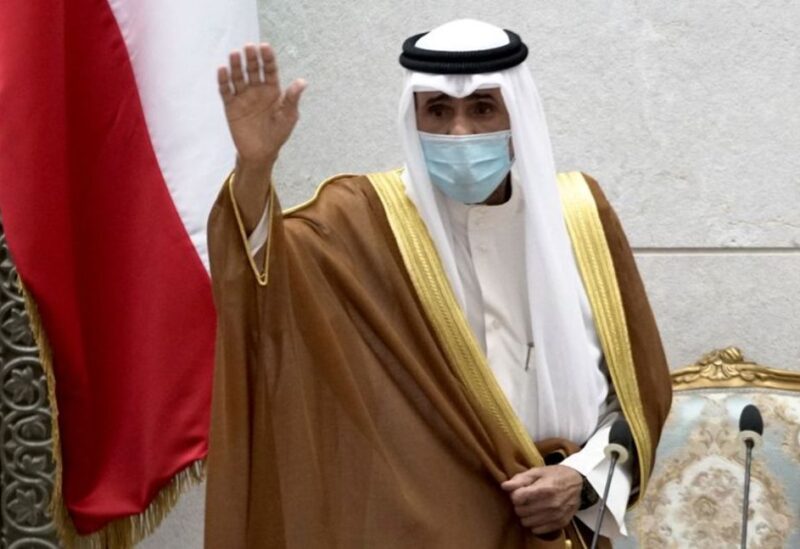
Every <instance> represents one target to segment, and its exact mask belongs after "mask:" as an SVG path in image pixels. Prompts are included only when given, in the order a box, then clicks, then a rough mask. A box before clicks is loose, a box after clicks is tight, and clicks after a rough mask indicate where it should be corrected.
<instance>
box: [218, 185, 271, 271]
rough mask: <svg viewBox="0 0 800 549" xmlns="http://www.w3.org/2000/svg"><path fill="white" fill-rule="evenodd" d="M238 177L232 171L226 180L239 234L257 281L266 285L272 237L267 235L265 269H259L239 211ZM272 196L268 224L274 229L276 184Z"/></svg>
mask: <svg viewBox="0 0 800 549" xmlns="http://www.w3.org/2000/svg"><path fill="white" fill-rule="evenodd" d="M235 177H236V172H231V174H230V175H229V176H228V180H227V181H226V182H225V183H226V184H227V186H228V193H229V194H230V198H231V204H232V205H233V213H234V215H235V216H236V224H237V225H239V234H240V235H241V237H242V244H243V245H244V251H245V254H246V255H247V259H248V261H249V262H250V268H251V269H252V270H253V274H254V275H255V277H256V281H257V282H258V284H259V286H266V285H267V283H269V256H270V253H269V252H270V249H271V248H272V238H270V237H269V235H267V244H266V246H267V249H266V252H265V253H264V269H263V270H261V271H259V270H258V267H257V266H256V260H255V258H254V257H253V254H252V253H251V251H250V243H249V241H248V238H247V230H246V228H245V226H244V221H243V220H242V213H241V211H239V203H238V202H236V196H235V195H234V193H233V181H234V179H235ZM269 192H270V196H269V206H268V208H269V213H268V214H267V216H268V217H269V221H268V222H267V225H268V227H269V229H270V231H272V219H273V218H272V216H273V210H274V208H275V206H274V204H275V186H274V185H272V184H270V191H269Z"/></svg>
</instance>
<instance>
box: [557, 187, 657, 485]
mask: <svg viewBox="0 0 800 549" xmlns="http://www.w3.org/2000/svg"><path fill="white" fill-rule="evenodd" d="M558 185H559V190H560V192H561V202H562V208H563V212H564V220H565V221H566V224H567V229H568V231H569V235H570V238H571V240H572V248H573V250H574V252H575V259H576V261H577V264H578V269H579V270H580V273H581V278H582V279H583V285H584V287H585V288H586V294H587V297H588V298H589V303H590V305H591V308H592V314H593V316H594V323H595V326H596V327H597V335H598V336H599V337H600V343H601V346H602V348H603V353H604V354H605V357H606V361H607V363H608V369H609V372H610V373H611V380H612V381H613V383H614V387H615V388H616V390H617V397H618V398H619V401H620V405H621V406H622V412H623V414H624V415H625V418H626V419H627V420H628V424H629V425H630V427H631V433H632V434H633V439H634V441H635V442H636V449H637V451H638V454H639V468H640V472H641V477H640V487H639V489H640V494H641V495H644V492H645V488H646V486H647V480H648V478H649V477H650V469H651V464H652V461H653V446H652V441H651V438H650V431H649V430H648V428H647V423H646V421H645V417H644V404H643V402H642V395H641V393H640V392H639V385H638V383H637V379H636V369H635V366H634V363H633V354H632V352H631V344H630V338H629V335H628V325H627V321H626V319H625V310H624V309H623V307H622V295H621V293H620V290H619V283H618V281H617V275H616V271H615V270H614V263H613V261H612V259H611V252H610V250H609V249H608V242H607V241H606V236H605V232H604V231H603V225H602V222H601V221H600V214H599V212H598V211H597V204H596V203H595V201H594V197H593V196H592V192H591V190H590V189H589V186H588V184H587V183H586V180H585V179H584V177H583V174H581V173H580V172H570V173H563V174H558Z"/></svg>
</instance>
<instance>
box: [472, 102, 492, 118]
mask: <svg viewBox="0 0 800 549" xmlns="http://www.w3.org/2000/svg"><path fill="white" fill-rule="evenodd" d="M492 113H494V105H492V104H491V103H489V102H488V101H479V102H478V103H476V104H475V114H479V115H481V116H486V115H489V114H492Z"/></svg>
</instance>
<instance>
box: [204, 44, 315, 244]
mask: <svg viewBox="0 0 800 549" xmlns="http://www.w3.org/2000/svg"><path fill="white" fill-rule="evenodd" d="M244 57H245V64H244V66H242V57H241V55H240V54H239V52H238V51H234V52H231V54H230V58H229V63H230V65H229V66H223V67H220V68H219V69H218V71H217V83H218V84H219V93H220V96H222V102H223V103H224V104H225V116H226V118H227V120H228V128H229V129H230V132H231V137H233V143H234V145H235V146H236V152H237V160H236V182H235V185H234V193H235V196H236V201H237V203H238V204H239V208H240V211H241V213H242V218H243V221H244V224H245V227H246V228H247V230H249V231H252V230H253V229H254V228H255V226H256V224H257V222H258V220H259V219H260V217H261V214H262V212H263V211H264V208H265V206H266V203H267V197H268V196H269V190H270V184H271V179H272V168H273V166H274V165H275V161H276V160H277V158H278V153H279V152H280V150H281V147H283V145H284V144H285V143H286V141H287V140H288V139H289V136H290V135H291V133H292V130H293V129H294V127H295V125H296V124H297V120H298V118H299V111H298V109H297V105H298V103H299V101H300V95H301V94H302V93H303V90H304V89H305V87H306V83H305V81H304V80H302V79H298V80H295V81H294V82H292V83H291V84H290V85H289V86H288V87H287V88H286V89H283V90H282V89H281V85H280V80H279V79H278V63H277V61H276V60H275V52H273V51H272V48H271V47H270V46H269V44H260V45H259V46H256V45H255V44H247V45H246V46H245V47H244Z"/></svg>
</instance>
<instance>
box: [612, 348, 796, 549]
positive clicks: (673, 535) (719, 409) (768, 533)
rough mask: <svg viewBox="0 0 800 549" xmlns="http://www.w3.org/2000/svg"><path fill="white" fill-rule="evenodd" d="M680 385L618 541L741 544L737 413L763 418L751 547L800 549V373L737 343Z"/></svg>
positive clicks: (677, 379)
mask: <svg viewBox="0 0 800 549" xmlns="http://www.w3.org/2000/svg"><path fill="white" fill-rule="evenodd" d="M672 385H673V389H674V391H675V393H674V397H673V404H672V411H671V412H670V415H669V418H668V420H667V424H666V426H665V429H664V434H663V436H662V438H661V444H660V445H659V448H658V458H657V462H656V467H655V470H654V471H653V477H652V479H651V481H650V486H649V488H648V491H647V494H646V495H645V497H644V498H643V499H642V501H641V502H640V503H638V504H637V505H636V506H635V507H634V508H633V509H632V510H631V511H630V512H629V514H628V518H627V528H628V533H629V534H630V536H631V537H629V538H628V539H625V540H621V541H619V542H617V543H615V547H622V548H628V547H631V548H632V547H643V548H647V549H651V548H653V549H659V548H670V549H671V548H676V549H677V548H680V549H684V548H715V549H716V548H720V547H738V546H739V536H740V532H741V530H740V529H741V513H742V491H743V483H744V458H745V452H744V444H743V443H742V442H741V441H740V440H739V438H738V431H739V414H740V412H741V410H742V408H743V407H744V406H745V405H746V404H749V403H753V404H755V405H756V406H758V407H759V409H760V410H761V414H762V416H763V418H764V439H763V442H764V444H763V445H762V446H761V447H760V448H757V449H756V450H755V451H754V454H753V467H752V481H751V485H750V522H749V526H748V547H749V548H752V549H756V548H778V547H789V548H795V547H800V528H798V527H797V525H798V517H799V516H800V372H791V371H786V370H777V369H773V368H767V367H765V366H760V365H758V364H755V363H752V362H748V361H746V360H745V359H744V357H743V356H742V353H741V351H739V349H737V348H735V347H731V348H728V349H725V350H723V351H714V352H713V353H710V354H708V355H706V356H705V357H703V358H702V359H701V360H700V361H699V362H697V363H696V364H694V365H692V366H689V367H686V368H683V369H681V370H677V371H675V372H673V373H672Z"/></svg>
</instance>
